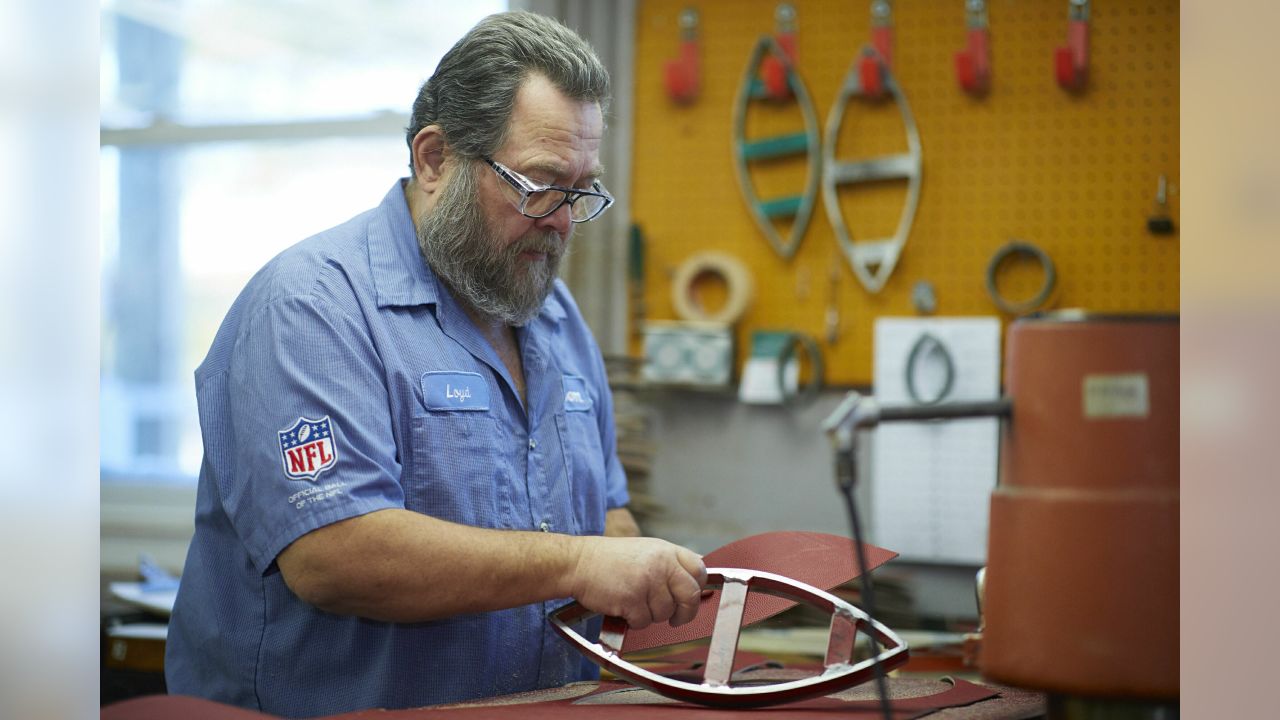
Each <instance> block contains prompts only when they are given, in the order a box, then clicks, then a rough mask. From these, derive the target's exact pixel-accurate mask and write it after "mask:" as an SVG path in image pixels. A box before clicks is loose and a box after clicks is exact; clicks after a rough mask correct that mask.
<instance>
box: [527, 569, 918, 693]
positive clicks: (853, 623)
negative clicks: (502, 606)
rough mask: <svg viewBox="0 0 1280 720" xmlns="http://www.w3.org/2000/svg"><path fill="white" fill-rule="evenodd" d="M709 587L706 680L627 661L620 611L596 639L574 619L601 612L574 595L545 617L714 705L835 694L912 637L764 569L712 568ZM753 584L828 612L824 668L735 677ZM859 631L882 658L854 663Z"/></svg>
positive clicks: (904, 656) (638, 672)
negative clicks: (738, 681)
mask: <svg viewBox="0 0 1280 720" xmlns="http://www.w3.org/2000/svg"><path fill="white" fill-rule="evenodd" d="M707 587H709V588H720V605H719V608H718V610H717V612H716V618H715V626H714V630H713V631H712V634H711V645H710V647H709V648H708V651H707V663H706V666H705V668H704V669H703V680H702V682H701V683H695V682H689V681H685V680H679V679H676V678H671V677H667V676H664V675H659V674H657V673H654V672H651V671H649V670H646V669H644V668H642V667H639V666H637V665H635V664H633V663H630V662H627V661H626V660H623V659H622V656H621V652H622V645H623V638H624V636H625V634H626V630H627V627H626V624H625V623H624V622H623V621H622V620H620V619H618V618H605V621H604V627H603V629H602V630H601V631H600V640H599V641H598V642H592V641H590V640H587V639H586V638H585V637H583V636H582V635H580V634H579V633H578V632H577V631H575V630H574V629H573V628H572V627H570V626H571V625H572V624H573V623H577V622H580V621H582V620H586V619H588V618H592V617H595V616H596V615H598V613H594V612H592V611H590V610H587V609H586V608H585V607H583V606H582V605H579V604H578V603H577V602H572V603H569V604H568V605H566V606H564V607H562V608H560V609H558V610H554V611H552V612H551V613H550V614H549V615H548V616H547V617H548V620H549V621H550V622H551V624H552V626H553V627H554V628H555V630H556V632H558V633H559V634H560V636H561V637H563V638H564V639H566V640H568V641H569V642H570V643H572V644H573V645H574V646H575V647H576V648H577V649H578V650H579V651H580V652H581V653H582V654H583V655H585V656H586V657H587V659H589V660H591V661H592V662H594V663H595V664H597V665H599V666H600V667H602V668H605V669H606V670H608V671H610V672H612V673H614V674H615V675H618V676H619V677H622V678H625V679H627V680H629V681H630V682H632V683H635V684H636V685H640V686H642V687H645V688H648V689H650V690H652V691H654V692H656V693H658V694H660V695H663V696H665V697H669V698H672V699H675V700H684V701H687V702H692V703H698V704H700V705H709V706H713V707H763V706H766V705H777V704H781V703H787V702H795V701H797V700H804V699H807V698H812V697H819V696H822V695H830V694H832V693H836V692H839V691H841V690H845V689H848V688H850V687H853V686H854V685H859V684H861V683H863V682H866V681H868V680H870V679H872V678H873V677H874V674H875V664H876V663H877V662H879V664H880V666H881V668H883V670H884V671H885V672H888V671H889V670H892V669H894V668H896V667H900V666H902V665H904V664H905V663H906V662H907V660H908V658H909V652H908V649H907V644H906V643H905V642H904V641H903V640H902V639H901V638H899V637H898V636H897V635H896V634H895V633H894V632H893V631H892V630H890V629H889V628H887V627H885V626H884V625H882V624H881V623H879V622H877V621H876V620H874V619H873V618H871V617H869V616H868V615H867V614H866V613H864V612H863V611H862V610H860V609H858V608H857V607H855V606H854V605H852V604H850V603H848V602H845V601H844V600H841V599H840V598H838V597H836V596H835V595H832V594H831V593H828V592H824V591H823V590H820V589H818V588H816V587H813V586H812V585H809V584H807V583H802V582H800V581H799V580H793V579H791V578H788V577H784V576H782V575H777V574H774V573H770V572H764V571H761V570H744V569H738V568H708V569H707ZM751 590H756V591H761V592H765V593H768V594H771V595H776V596H779V597H783V598H787V599H790V600H795V601H797V602H807V603H809V604H811V605H813V606H815V607H818V608H820V609H822V610H825V611H826V612H828V613H830V615H831V626H830V630H829V632H828V634H827V652H826V658H825V661H824V663H823V665H824V669H823V671H822V673H821V674H818V675H814V676H811V677H807V678H801V679H799V680H790V681H786V682H779V683H773V684H768V685H754V684H753V685H733V684H732V683H731V675H732V674H733V660H734V655H735V654H736V653H737V649H738V639H739V636H740V635H741V632H742V613H743V609H744V608H745V606H746V600H747V595H748V593H749V592H750V591H751ZM859 630H862V631H864V632H868V633H870V635H871V636H872V637H873V638H874V639H875V641H876V642H873V643H872V647H874V648H880V651H879V655H878V656H877V657H874V658H867V659H864V660H862V661H859V662H854V641H855V640H856V638H857V633H858V631H859Z"/></svg>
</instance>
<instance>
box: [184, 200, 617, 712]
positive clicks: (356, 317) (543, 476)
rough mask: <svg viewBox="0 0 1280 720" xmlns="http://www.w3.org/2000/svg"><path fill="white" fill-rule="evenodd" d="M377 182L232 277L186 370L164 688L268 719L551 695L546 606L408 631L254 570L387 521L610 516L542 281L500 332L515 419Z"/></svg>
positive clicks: (481, 350)
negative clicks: (185, 484) (326, 603)
mask: <svg viewBox="0 0 1280 720" xmlns="http://www.w3.org/2000/svg"><path fill="white" fill-rule="evenodd" d="M403 182H404V181H401V182H399V183H396V185H395V186H394V187H392V188H391V190H390V191H389V192H388V193H387V195H386V197H385V198H384V200H383V201H382V203H381V204H380V205H379V206H378V207H377V208H375V209H373V210H370V211H368V212H366V213H364V214H362V215H359V216H357V217H356V218H353V219H352V220H350V221H348V222H347V223H345V224H343V225H341V226H338V227H336V228H334V229H332V230H329V231H326V232H324V233H321V234H319V235H317V236H314V237H311V238H309V239H307V240H305V241H303V242H301V243H299V244H297V245H295V246H293V247H292V248H290V249H288V250H286V251H285V252H283V253H282V254H281V255H279V256H277V257H276V258H275V259H273V260H272V261H271V262H270V263H269V264H268V265H267V266H266V267H265V268H263V269H262V270H261V271H260V272H259V273H258V274H257V275H255V276H254V277H253V279H252V280H250V282H249V284H248V286H247V287H246V288H245V290H244V291H243V292H242V293H241V295H240V296H239V298H238V299H237V300H236V302H235V303H234V305H233V306H232V308H231V310H230V312H229V313H228V315H227V318H226V319H225V320H224V322H223V324H222V326H221V328H220V330H219V332H218V334H217V336H216V338H215V340H214V342H213V346H212V348H211V349H210V351H209V355H208V357H207V358H206V359H205V361H204V362H203V364H201V366H200V367H199V368H198V369H197V370H196V395H197V401H198V406H199V413H200V427H201V432H202V436H203V443H204V461H203V464H202V467H201V471H200V481H199V489H198V492H197V505H196V530H195V536H194V538H193V540H192V543H191V547H190V550H189V552H188V556H187V561H186V565H185V567H184V570H183V577H182V583H181V587H180V589H179V592H178V599H177V602H176V605H175V608H174V614H173V617H172V620H171V622H170V627H169V637H168V651H167V655H166V659H165V667H166V679H167V681H168V688H169V691H170V692H172V693H181V694H190V695H196V696H200V697H206V698H210V699H213V700H218V701H222V702H227V703H232V704H236V705H240V706H244V707H248V708H253V709H258V710H262V711H264V712H268V713H272V714H278V715H283V716H287V717H302V716H314V715H326V714H334V713H339V712H345V711H350V710H358V709H365V708H373V707H381V708H405V707H417V706H422V705H428V704H435V703H443V702H454V701H459V700H464V699H468V698H474V697H483V696H489V695H496V694H503V693H509V692H519V691H524V690H532V689H537V688H542V687H550V686H556V685H562V684H564V683H566V682H571V681H574V680H578V679H582V678H583V677H584V674H585V673H586V672H587V671H586V670H585V669H584V665H583V663H582V661H581V657H580V656H579V655H578V654H577V653H576V652H575V651H574V650H572V649H571V648H570V647H569V645H568V644H567V643H565V642H564V641H562V640H561V639H559V638H558V637H557V636H555V635H554V633H553V632H552V631H551V630H550V627H549V625H548V623H547V622H546V620H545V616H546V613H547V612H548V611H549V610H550V609H552V608H554V607H556V606H557V605H559V604H561V602H562V601H552V602H548V603H536V604H533V605H527V606H522V607H516V608H512V609H508V610H503V611H498V612H488V613H477V614H471V615H462V616H455V617H452V618H448V619H444V620H438V621H431V622H421V623H387V622H378V621H372V620H368V619H364V618H359V617H353V616H342V615H335V614H330V613H326V612H323V611H321V610H319V609H317V608H315V607H313V606H311V605H308V604H306V603H305V602H303V601H301V600H300V599H299V598H297V597H296V596H295V595H293V593H292V592H291V591H290V590H289V588H288V587H287V586H286V585H285V583H284V580H283V578H282V577H281V574H280V572H279V569H278V568H277V566H276V564H275V558H276V556H277V555H278V554H279V553H280V552H281V550H283V549H284V548H285V547H287V546H288V545H289V544H290V543H292V542H293V541H294V540H296V539H297V538H299V537H301V536H302V535H304V534H306V533H307V532H310V531H312V530H315V529H317V528H320V527H322V526H324V525H328V524H331V523H334V522H337V521H339V520H343V519H346V518H350V517H354V516H357V515H361V514H365V513H369V512H373V511H376V510H382V509H386V508H405V509H408V510H412V511H415V512H421V513H424V514H427V515H431V516H433V517H437V518H441V519H444V520H449V521H452V522H457V523H464V524H467V525H472V526H476V527H484V528H497V529H509V530H542V531H550V532H560V533H570V534H583V535H586V534H601V533H602V532H603V531H604V516H605V511H606V510H607V509H611V508H615V507H621V506H623V505H625V504H626V503H627V500H628V497H627V491H626V481H625V477H624V475H623V472H622V469H621V465H620V463H619V461H618V457H617V451H616V442H615V435H614V425H613V417H612V416H613V412H612V410H613V408H612V399H611V396H610V393H609V388H608V384H607V380H606V377H605V372H604V365H603V361H602V359H601V356H600V352H599V350H598V348H597V346H596V344H595V342H594V340H593V339H592V337H591V334H590V332H589V331H588V329H587V327H586V324H585V323H584V322H583V319H582V316H581V314H580V313H579V312H578V309H577V306H576V305H575V304H574V302H573V299H572V297H571V296H570V294H569V292H568V290H567V288H566V287H565V286H564V285H563V283H561V282H559V281H557V282H556V285H555V288H554V290H553V292H552V293H551V295H550V296H549V297H548V298H547V300H546V302H545V303H544V305H543V307H542V309H541V311H540V313H539V314H538V315H537V316H536V317H535V318H534V319H533V320H532V321H531V322H530V323H529V324H528V325H526V326H525V327H523V328H518V329H517V333H516V334H517V339H518V341H519V345H520V351H521V355H522V361H523V366H524V373H525V382H526V395H527V405H525V404H522V402H521V400H520V398H519V396H518V395H517V393H516V392H515V384H514V383H513V382H512V379H511V377H510V375H509V374H508V372H507V369H506V367H505V366H504V364H503V363H502V362H501V360H500V359H499V358H498V356H497V354H496V353H495V351H494V350H493V349H492V347H491V346H490V345H489V344H488V343H487V342H486V341H485V340H484V339H483V337H482V336H481V335H480V333H479V332H478V331H477V330H476V328H475V327H474V325H473V324H472V323H471V321H470V320H469V318H468V317H467V315H466V313H465V312H464V311H463V309H462V307H461V306H460V305H459V304H458V303H457V302H456V301H455V300H454V298H453V297H452V295H451V294H450V292H449V290H448V288H447V287H446V286H444V285H443V284H442V283H440V282H439V281H438V279H437V278H436V277H435V275H434V274H433V273H432V272H431V270H430V268H429V267H428V266H427V265H426V263H424V262H423V260H422V256H421V254H420V252H419V250H418V246H417V236H416V233H415V230H414V226H413V223H412V221H411V219H410V216H409V210H408V207H407V204H406V202H405V198H404V191H403V184H402V183H403Z"/></svg>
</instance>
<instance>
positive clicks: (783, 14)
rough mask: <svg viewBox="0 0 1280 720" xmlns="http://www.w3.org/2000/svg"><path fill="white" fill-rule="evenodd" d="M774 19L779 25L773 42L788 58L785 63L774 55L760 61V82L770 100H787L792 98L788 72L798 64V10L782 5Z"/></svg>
mask: <svg viewBox="0 0 1280 720" xmlns="http://www.w3.org/2000/svg"><path fill="white" fill-rule="evenodd" d="M773 17H774V20H775V22H776V24H777V30H776V31H775V32H774V34H773V40H774V42H776V43H778V47H779V48H780V49H781V50H782V53H783V54H784V55H786V56H787V58H786V60H785V61H783V60H781V59H779V58H776V57H774V56H773V54H772V53H770V54H768V55H765V56H764V59H763V60H761V61H760V81H761V82H763V83H764V90H765V93H766V94H767V95H768V97H769V99H770V100H786V99H787V98H789V97H791V83H790V82H789V81H788V78H787V70H788V68H789V67H794V66H795V64H796V9H795V8H794V7H792V6H791V5H789V4H787V3H780V4H779V5H778V9H777V10H775V11H774V13H773Z"/></svg>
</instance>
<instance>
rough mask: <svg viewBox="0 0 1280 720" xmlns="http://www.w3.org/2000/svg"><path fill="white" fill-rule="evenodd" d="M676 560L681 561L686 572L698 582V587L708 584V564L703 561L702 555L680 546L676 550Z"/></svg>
mask: <svg viewBox="0 0 1280 720" xmlns="http://www.w3.org/2000/svg"><path fill="white" fill-rule="evenodd" d="M676 560H678V561H679V562H680V566H681V567H683V568H684V570H685V572H687V573H689V575H690V576H691V577H692V578H693V579H694V580H695V581H696V582H697V583H698V587H705V586H706V584H707V566H706V564H705V563H703V562H702V556H701V555H699V554H697V553H695V552H693V551H692V550H689V549H687V548H680V549H679V550H678V551H677V552H676Z"/></svg>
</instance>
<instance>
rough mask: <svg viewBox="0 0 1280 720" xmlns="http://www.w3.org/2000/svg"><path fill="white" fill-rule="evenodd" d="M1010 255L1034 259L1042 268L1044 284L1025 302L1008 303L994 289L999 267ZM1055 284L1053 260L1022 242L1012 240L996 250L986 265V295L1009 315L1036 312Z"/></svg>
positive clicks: (1056, 275) (1045, 253)
mask: <svg viewBox="0 0 1280 720" xmlns="http://www.w3.org/2000/svg"><path fill="white" fill-rule="evenodd" d="M1011 255H1025V256H1027V257H1031V258H1034V259H1036V260H1038V261H1039V262H1040V266H1041V267H1042V268H1044V284H1043V285H1042V286H1041V287H1040V291H1039V292H1037V293H1036V295H1035V296H1034V297H1032V298H1031V299H1030V300H1027V301H1025V302H1020V303H1014V302H1010V301H1008V300H1007V299H1005V297H1004V296H1003V295H1001V294H1000V291H999V290H998V289H997V288H996V272H998V271H999V270H1000V265H1001V264H1002V263H1003V262H1004V261H1005V260H1006V259H1007V258H1008V257H1009V256H1011ZM1057 282H1058V273H1057V270H1055V269H1054V266H1053V258H1051V257H1049V253H1047V252H1045V251H1044V250H1041V249H1040V248H1039V247H1037V246H1035V245H1032V244H1031V243H1029V242H1025V241H1022V240H1012V241H1010V242H1008V243H1006V244H1005V245H1004V247H1001V248H1000V249H999V250H996V252H995V254H994V255H992V256H991V262H990V263H988V264H987V294H988V295H990V296H991V301H992V302H994V303H995V304H996V307H998V308H1000V309H1001V310H1003V311H1005V312H1007V313H1009V314H1010V315H1024V314H1026V313H1029V312H1033V311H1035V310H1038V309H1039V308H1040V306H1041V305H1043V304H1044V302H1045V301H1046V300H1048V299H1049V295H1050V293H1052V292H1053V287H1054V285H1056V284H1057Z"/></svg>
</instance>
